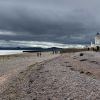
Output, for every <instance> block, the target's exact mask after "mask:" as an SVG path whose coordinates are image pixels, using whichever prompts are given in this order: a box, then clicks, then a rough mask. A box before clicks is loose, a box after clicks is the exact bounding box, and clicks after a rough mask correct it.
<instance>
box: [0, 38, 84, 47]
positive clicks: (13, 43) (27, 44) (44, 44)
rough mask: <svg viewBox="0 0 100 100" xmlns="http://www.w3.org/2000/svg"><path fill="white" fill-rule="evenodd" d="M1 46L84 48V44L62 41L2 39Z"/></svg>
mask: <svg viewBox="0 0 100 100" xmlns="http://www.w3.org/2000/svg"><path fill="white" fill-rule="evenodd" d="M0 46H1V47H43V48H50V47H59V48H83V47H84V45H80V44H70V45H69V44H61V43H53V42H42V41H41V42H39V41H13V40H10V41H5V40H0Z"/></svg>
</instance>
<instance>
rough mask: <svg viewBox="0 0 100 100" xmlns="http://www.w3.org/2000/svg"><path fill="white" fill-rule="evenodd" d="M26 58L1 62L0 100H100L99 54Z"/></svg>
mask: <svg viewBox="0 0 100 100" xmlns="http://www.w3.org/2000/svg"><path fill="white" fill-rule="evenodd" d="M25 55H26V56H25ZM25 55H24V57H22V58H21V56H19V60H18V58H17V59H16V57H15V58H13V60H11V61H12V63H13V64H12V63H10V62H11V61H10V58H9V59H8V62H6V63H2V66H3V68H8V69H9V70H10V71H11V69H14V72H13V70H12V72H10V71H8V69H7V71H6V69H4V70H3V68H0V69H2V70H0V71H1V72H0V75H1V77H0V78H2V79H1V80H0V85H1V86H3V88H2V91H1V93H0V100H100V53H99V52H92V51H89V52H78V53H64V54H57V55H53V54H51V53H49V54H48V53H46V54H44V55H42V56H43V57H40V58H39V57H36V54H33V55H34V57H33V55H32V54H25ZM20 59H21V60H20ZM22 59H23V60H22ZM14 61H16V64H15V63H14ZM8 63H9V64H8ZM0 64H1V63H0ZM14 66H15V67H14ZM17 68H19V69H17ZM15 69H16V70H15ZM9 73H10V75H9ZM13 73H14V74H13ZM5 75H7V76H9V78H6V80H5V79H3V78H4V76H5ZM2 80H3V81H2ZM2 83H3V84H2ZM4 83H6V84H5V85H4Z"/></svg>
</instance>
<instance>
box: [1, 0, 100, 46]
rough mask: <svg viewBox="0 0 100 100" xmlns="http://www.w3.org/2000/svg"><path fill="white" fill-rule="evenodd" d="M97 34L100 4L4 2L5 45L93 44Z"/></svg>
mask: <svg viewBox="0 0 100 100" xmlns="http://www.w3.org/2000/svg"><path fill="white" fill-rule="evenodd" d="M97 32H100V0H0V41H1V42H2V41H3V42H6V43H12V42H11V41H20V43H21V42H23V41H26V42H27V41H28V43H29V41H37V42H41V43H44V42H45V43H46V42H47V43H60V44H89V43H90V42H91V41H94V36H95V34H96V33H97ZM35 43H36V42H33V44H34V45H35ZM1 44H2V45H5V44H3V43H1Z"/></svg>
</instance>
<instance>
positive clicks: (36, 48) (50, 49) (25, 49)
mask: <svg viewBox="0 0 100 100" xmlns="http://www.w3.org/2000/svg"><path fill="white" fill-rule="evenodd" d="M61 49H62V48H57V47H51V48H42V47H0V50H23V51H33V52H35V51H36V52H38V51H41V52H43V51H53V50H61Z"/></svg>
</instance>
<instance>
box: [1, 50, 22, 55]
mask: <svg viewBox="0 0 100 100" xmlns="http://www.w3.org/2000/svg"><path fill="white" fill-rule="evenodd" d="M21 53H23V50H0V55H12V54H21Z"/></svg>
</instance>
